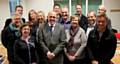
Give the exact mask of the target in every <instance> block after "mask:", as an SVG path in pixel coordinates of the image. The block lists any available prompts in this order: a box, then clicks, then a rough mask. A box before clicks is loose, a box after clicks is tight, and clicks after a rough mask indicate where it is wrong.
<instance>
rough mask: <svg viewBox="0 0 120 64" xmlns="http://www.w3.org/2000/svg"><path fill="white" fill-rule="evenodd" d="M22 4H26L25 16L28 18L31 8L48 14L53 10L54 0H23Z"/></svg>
mask: <svg viewBox="0 0 120 64" xmlns="http://www.w3.org/2000/svg"><path fill="white" fill-rule="evenodd" d="M21 4H22V5H23V6H24V14H23V17H25V18H26V20H28V12H29V10H30V9H34V10H36V11H39V10H42V11H43V12H44V13H45V15H47V13H48V12H49V11H50V10H52V7H53V0H21Z"/></svg>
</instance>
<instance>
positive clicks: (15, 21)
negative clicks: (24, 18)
mask: <svg viewBox="0 0 120 64" xmlns="http://www.w3.org/2000/svg"><path fill="white" fill-rule="evenodd" d="M12 23H13V24H15V26H16V27H19V26H20V25H21V15H20V14H17V13H15V14H13V16H12Z"/></svg>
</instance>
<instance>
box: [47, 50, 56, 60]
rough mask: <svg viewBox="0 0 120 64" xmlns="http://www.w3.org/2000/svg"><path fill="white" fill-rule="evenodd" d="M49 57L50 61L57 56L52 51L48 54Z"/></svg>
mask: <svg viewBox="0 0 120 64" xmlns="http://www.w3.org/2000/svg"><path fill="white" fill-rule="evenodd" d="M47 57H48V59H50V60H51V59H53V58H54V57H55V54H54V53H51V52H50V51H48V52H47Z"/></svg>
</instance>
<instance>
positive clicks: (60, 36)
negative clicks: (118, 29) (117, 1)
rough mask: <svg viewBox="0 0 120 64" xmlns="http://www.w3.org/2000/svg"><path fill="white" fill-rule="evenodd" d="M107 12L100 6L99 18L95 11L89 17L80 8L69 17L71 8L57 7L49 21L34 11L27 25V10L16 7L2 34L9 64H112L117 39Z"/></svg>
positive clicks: (49, 13) (42, 14)
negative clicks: (24, 15) (24, 14)
mask: <svg viewBox="0 0 120 64" xmlns="http://www.w3.org/2000/svg"><path fill="white" fill-rule="evenodd" d="M105 12H106V8H105V7H104V6H103V5H100V6H99V9H98V15H96V14H95V12H94V11H91V12H89V13H88V15H87V17H85V16H84V15H83V14H82V6H81V4H77V5H76V13H75V15H72V16H69V10H68V7H67V6H65V7H63V8H61V7H60V5H59V4H54V6H53V10H52V11H49V12H48V15H47V19H45V15H44V13H43V12H42V11H38V12H36V11H35V10H33V9H32V10H30V11H29V13H28V21H27V22H26V21H25V19H24V18H22V14H23V7H22V6H21V5H18V6H16V8H15V13H14V14H13V15H12V18H10V19H7V20H6V22H5V26H4V28H3V30H2V32H1V40H2V44H3V45H4V47H5V48H6V49H7V55H8V60H9V64H111V63H112V62H111V59H112V58H113V56H114V54H115V50H116V45H117V39H116V37H115V35H114V32H113V31H112V26H111V21H110V19H109V18H108V17H107V16H106V14H105Z"/></svg>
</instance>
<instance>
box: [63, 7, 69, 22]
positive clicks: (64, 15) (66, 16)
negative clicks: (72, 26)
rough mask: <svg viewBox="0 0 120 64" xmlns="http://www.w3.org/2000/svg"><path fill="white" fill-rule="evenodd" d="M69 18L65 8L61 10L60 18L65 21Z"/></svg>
mask: <svg viewBox="0 0 120 64" xmlns="http://www.w3.org/2000/svg"><path fill="white" fill-rule="evenodd" d="M68 16H69V11H68V8H67V7H64V8H62V18H63V20H67V19H68Z"/></svg>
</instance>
